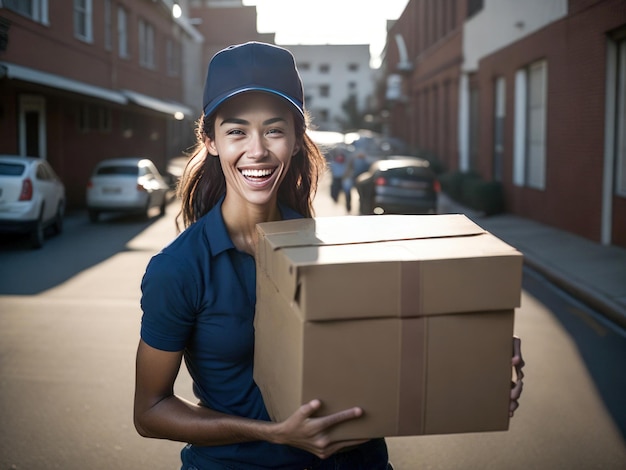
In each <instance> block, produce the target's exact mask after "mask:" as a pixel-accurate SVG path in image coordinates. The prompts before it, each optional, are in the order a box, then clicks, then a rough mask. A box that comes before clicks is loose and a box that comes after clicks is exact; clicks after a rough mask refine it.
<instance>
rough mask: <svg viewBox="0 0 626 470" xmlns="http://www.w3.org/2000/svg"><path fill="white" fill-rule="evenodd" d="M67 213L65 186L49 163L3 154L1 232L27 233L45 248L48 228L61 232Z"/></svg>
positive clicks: (0, 157) (35, 244) (0, 164)
mask: <svg viewBox="0 0 626 470" xmlns="http://www.w3.org/2000/svg"><path fill="white" fill-rule="evenodd" d="M64 214H65V186H64V185H63V183H62V182H61V180H60V179H59V177H58V176H57V175H56V173H55V172H54V170H53V169H52V167H51V166H50V164H49V163H48V162H47V161H46V160H44V159H42V158H36V157H21V156H18V155H0V232H5V233H8V232H14V233H27V234H29V235H30V242H31V245H32V247H33V248H41V247H42V245H43V243H44V239H45V231H46V229H47V228H48V227H52V228H53V230H54V232H55V233H57V234H58V233H61V231H62V230H63V216H64Z"/></svg>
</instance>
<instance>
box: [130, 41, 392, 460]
mask: <svg viewBox="0 0 626 470" xmlns="http://www.w3.org/2000/svg"><path fill="white" fill-rule="evenodd" d="M303 101H304V97H303V93H302V84H301V81H300V77H299V75H298V72H297V70H296V68H295V62H294V59H293V56H292V55H291V53H290V52H288V51H287V50H286V49H283V48H279V47H276V46H271V45H268V44H262V43H246V44H243V45H239V46H231V47H230V48H227V49H225V50H223V51H221V52H219V53H218V54H216V56H215V57H214V58H213V59H212V61H211V64H210V65H209V71H208V76H207V82H206V86H205V93H204V116H203V118H202V119H201V123H200V128H199V132H198V133H199V137H200V146H199V148H198V151H197V153H196V155H195V156H194V157H193V158H192V160H191V161H190V163H189V165H188V168H187V169H186V171H185V175H184V176H183V179H182V181H181V186H180V189H179V192H180V196H181V198H182V210H181V214H180V215H181V216H182V221H183V224H184V226H185V230H184V231H183V232H182V233H181V234H180V235H179V236H178V237H177V239H176V240H174V241H173V242H172V243H171V244H170V245H169V246H167V247H166V248H164V249H163V250H162V251H161V252H160V253H159V254H157V255H156V256H155V257H154V258H153V259H152V260H151V261H150V263H149V265H148V268H147V270H146V273H145V275H144V279H143V281H142V292H143V295H142V301H141V305H142V309H143V312H144V315H143V319H142V327H141V340H140V343H139V347H138V351H137V377H136V391H135V425H136V427H137V430H138V432H139V433H140V434H141V435H143V436H146V437H156V438H165V439H171V440H177V441H182V442H188V443H190V444H189V445H188V446H186V447H185V448H184V449H183V451H182V460H183V468H184V469H192V468H196V469H214V468H215V469H226V468H228V469H232V468H237V469H253V468H254V469H258V468H281V469H290V468H293V469H300V470H301V469H304V468H319V469H323V468H333V469H334V468H345V469H363V470H365V469H367V470H375V469H381V470H382V469H386V468H387V449H386V446H385V442H384V440H382V439H376V440H370V441H362V440H358V441H345V442H331V441H329V439H328V437H327V435H326V431H327V429H328V428H329V427H330V426H333V425H336V424H337V423H340V422H342V421H346V420H350V419H356V418H358V417H359V416H360V415H361V414H362V410H361V409H359V408H356V407H355V408H352V409H348V410H345V411H343V412H339V413H336V414H334V415H331V416H326V417H320V418H313V417H312V416H313V415H314V413H315V411H316V410H317V409H318V408H319V407H320V402H319V401H318V400H313V401H311V402H310V403H305V404H304V405H302V406H301V407H300V409H298V410H297V411H296V412H295V413H294V414H293V415H292V416H291V417H290V418H289V419H287V420H286V421H284V422H281V423H271V422H270V421H269V416H268V414H267V411H266V409H265V406H264V404H263V399H262V397H261V394H260V392H259V389H258V388H257V387H256V385H255V383H254V381H253V378H252V365H253V350H254V330H253V318H254V306H255V295H256V293H255V285H256V279H255V276H256V272H255V264H254V253H255V249H256V244H257V238H256V228H255V226H256V224H257V223H260V222H266V221H274V220H281V219H291V218H296V217H303V216H304V217H311V216H312V215H313V208H312V198H313V195H314V194H315V190H316V188H317V182H318V178H319V176H320V175H321V173H322V171H324V157H323V155H322V154H321V153H320V151H319V150H318V149H317V147H316V146H315V145H314V144H313V143H312V141H311V140H310V139H309V138H308V137H307V135H306V134H305V129H306V125H305V112H304V103H303ZM183 357H184V358H185V362H186V364H187V367H188V369H189V372H190V375H191V377H192V379H193V382H194V393H195V394H196V396H197V397H198V399H199V404H192V403H189V402H187V401H185V400H183V399H182V398H180V397H177V396H176V395H174V393H173V386H174V381H175V379H176V376H177V374H178V371H179V368H180V364H181V360H182V358H183ZM335 464H337V465H341V466H340V467H335Z"/></svg>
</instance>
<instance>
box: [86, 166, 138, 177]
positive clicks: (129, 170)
mask: <svg viewBox="0 0 626 470" xmlns="http://www.w3.org/2000/svg"><path fill="white" fill-rule="evenodd" d="M96 174H97V175H126V176H137V174H138V169H137V167H136V166H129V165H112V166H101V167H100V168H98V171H97V172H96Z"/></svg>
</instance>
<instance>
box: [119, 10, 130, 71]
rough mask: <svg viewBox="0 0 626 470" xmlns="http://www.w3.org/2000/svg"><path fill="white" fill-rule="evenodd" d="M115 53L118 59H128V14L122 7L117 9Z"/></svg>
mask: <svg viewBox="0 0 626 470" xmlns="http://www.w3.org/2000/svg"><path fill="white" fill-rule="evenodd" d="M117 51H118V54H119V56H120V57H122V58H124V59H126V58H128V57H129V55H130V54H129V51H128V13H126V10H125V9H124V8H122V7H118V9H117Z"/></svg>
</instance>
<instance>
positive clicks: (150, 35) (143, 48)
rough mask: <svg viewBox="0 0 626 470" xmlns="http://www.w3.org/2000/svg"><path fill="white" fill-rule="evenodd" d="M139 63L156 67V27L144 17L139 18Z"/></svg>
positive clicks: (148, 66)
mask: <svg viewBox="0 0 626 470" xmlns="http://www.w3.org/2000/svg"><path fill="white" fill-rule="evenodd" d="M139 65H142V66H144V67H146V68H148V69H154V67H155V61H154V27H153V26H152V25H151V24H150V23H148V22H147V21H144V20H142V19H140V20H139Z"/></svg>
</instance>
